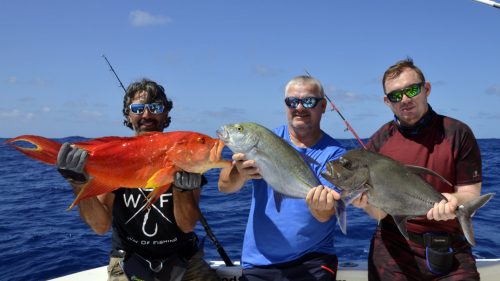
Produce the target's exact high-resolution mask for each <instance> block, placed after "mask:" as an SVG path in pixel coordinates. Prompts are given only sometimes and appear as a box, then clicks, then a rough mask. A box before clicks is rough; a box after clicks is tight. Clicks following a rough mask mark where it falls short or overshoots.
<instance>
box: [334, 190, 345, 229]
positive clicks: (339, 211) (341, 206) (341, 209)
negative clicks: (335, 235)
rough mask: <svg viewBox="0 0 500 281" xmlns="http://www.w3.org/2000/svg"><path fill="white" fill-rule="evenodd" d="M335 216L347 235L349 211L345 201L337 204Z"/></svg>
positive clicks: (339, 201)
mask: <svg viewBox="0 0 500 281" xmlns="http://www.w3.org/2000/svg"><path fill="white" fill-rule="evenodd" d="M335 215H336V216H337V221H338V223H339V227H340V230H341V231H342V233H343V234H344V235H346V234H347V209H346V204H345V202H344V200H342V199H341V200H338V201H336V204H335Z"/></svg>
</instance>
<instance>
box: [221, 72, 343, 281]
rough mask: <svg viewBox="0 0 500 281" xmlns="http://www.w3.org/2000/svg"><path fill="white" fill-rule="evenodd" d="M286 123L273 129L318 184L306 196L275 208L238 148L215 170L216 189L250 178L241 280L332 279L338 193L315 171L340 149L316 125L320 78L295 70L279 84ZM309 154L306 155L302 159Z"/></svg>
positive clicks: (321, 106)
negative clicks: (227, 162)
mask: <svg viewBox="0 0 500 281" xmlns="http://www.w3.org/2000/svg"><path fill="white" fill-rule="evenodd" d="M284 103H285V110H286V114H287V119H288V124H286V125H283V126H281V127H278V128H276V129H274V131H273V132H274V133H275V134H276V135H278V136H279V137H281V138H283V139H284V140H285V141H286V142H288V143H289V144H290V145H291V146H292V147H293V148H294V149H296V150H297V151H298V152H299V153H300V154H302V155H304V158H305V159H306V162H308V165H309V166H310V168H311V170H312V171H313V173H314V174H315V175H316V176H317V177H318V179H319V180H320V182H321V185H319V186H316V187H314V188H312V189H311V191H310V192H309V193H308V194H307V197H306V200H304V199H297V198H284V199H283V201H282V202H281V210H280V211H278V210H277V209H276V207H275V206H276V204H275V198H274V196H273V189H272V187H271V186H270V185H269V184H268V183H267V182H266V181H264V180H263V179H262V176H261V175H260V171H259V169H258V168H257V166H256V165H255V161H254V160H248V159H246V157H245V154H243V153H235V154H234V155H233V157H232V158H233V166H232V167H229V168H226V169H224V170H222V171H221V174H220V178H219V190H220V191H222V192H236V191H238V190H240V189H241V188H242V187H243V185H244V184H245V182H246V181H248V180H252V182H253V186H254V188H253V196H252V204H251V208H250V214H249V217H248V222H247V227H246V231H245V237H244V240H243V250H242V255H241V262H242V266H243V278H244V280H250V281H253V280H270V281H271V280H272V281H277V280H287V281H299V280H304V281H305V280H324V281H327V280H335V277H336V273H337V265H338V260H337V256H336V254H335V247H334V241H333V237H334V234H333V233H334V230H335V225H336V222H337V220H336V217H335V209H334V204H335V200H339V199H340V195H339V194H338V193H337V192H335V191H334V190H333V189H331V188H332V187H333V186H332V185H331V184H330V183H329V182H328V181H326V180H325V179H324V178H323V177H322V176H321V171H322V170H324V169H325V164H326V163H327V162H329V161H332V160H334V159H336V158H338V157H340V156H341V155H342V154H343V153H345V149H344V148H342V147H341V146H340V144H339V143H338V142H337V141H336V140H334V139H333V138H332V137H330V136H329V135H328V134H326V133H325V132H324V131H323V130H321V128H320V122H321V117H322V115H323V113H325V109H326V100H325V93H324V91H323V86H322V85H321V83H320V81H318V80H317V79H315V78H313V77H310V76H298V77H295V78H294V79H292V80H290V81H289V82H288V84H287V85H286V87H285V99H284ZM307 160H309V161H307Z"/></svg>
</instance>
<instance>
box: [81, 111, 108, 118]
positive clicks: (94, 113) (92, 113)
mask: <svg viewBox="0 0 500 281" xmlns="http://www.w3.org/2000/svg"><path fill="white" fill-rule="evenodd" d="M81 114H82V115H83V116H85V117H101V116H102V115H103V114H102V113H101V112H99V111H90V110H82V111H81Z"/></svg>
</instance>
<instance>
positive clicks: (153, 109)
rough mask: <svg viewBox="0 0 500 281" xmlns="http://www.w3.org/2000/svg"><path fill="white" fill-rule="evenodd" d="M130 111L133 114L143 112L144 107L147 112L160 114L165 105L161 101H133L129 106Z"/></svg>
mask: <svg viewBox="0 0 500 281" xmlns="http://www.w3.org/2000/svg"><path fill="white" fill-rule="evenodd" d="M129 108H130V112H132V113H134V114H138V115H139V114H143V113H144V109H145V108H147V109H148V111H149V113H152V114H160V113H163V110H164V109H165V106H164V105H163V104H161V103H157V102H155V103H133V104H131V105H130V106H129Z"/></svg>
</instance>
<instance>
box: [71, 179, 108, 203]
mask: <svg viewBox="0 0 500 281" xmlns="http://www.w3.org/2000/svg"><path fill="white" fill-rule="evenodd" d="M117 188H118V187H116V186H109V185H106V184H103V183H101V182H99V181H97V180H95V179H93V178H91V179H90V180H89V181H88V182H87V183H86V184H85V185H84V186H83V187H82V189H81V190H80V192H79V193H78V195H77V196H76V198H75V200H73V203H71V205H70V206H69V207H68V209H67V210H68V211H69V210H71V209H73V207H75V206H76V204H78V202H80V201H82V200H84V199H87V198H90V197H93V196H97V195H101V194H104V193H108V192H111V191H113V190H115V189H117Z"/></svg>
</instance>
